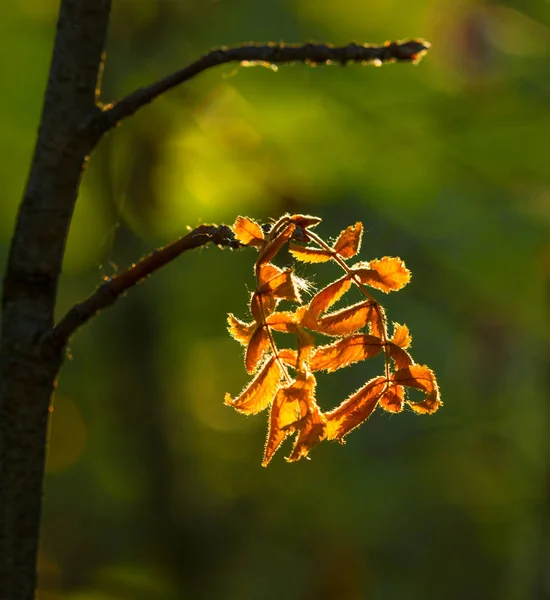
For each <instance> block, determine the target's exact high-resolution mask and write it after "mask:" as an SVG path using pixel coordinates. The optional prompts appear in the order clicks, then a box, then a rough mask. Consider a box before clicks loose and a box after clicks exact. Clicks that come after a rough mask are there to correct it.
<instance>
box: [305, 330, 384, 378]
mask: <svg viewBox="0 0 550 600" xmlns="http://www.w3.org/2000/svg"><path fill="white" fill-rule="evenodd" d="M381 350H382V340H381V339H380V338H377V337H375V336H373V335H366V334H355V335H350V336H349V337H346V338H343V339H341V340H338V341H337V342H334V343H333V344H328V345H327V346H319V347H318V348H317V349H316V350H315V352H314V353H313V356H312V357H311V361H310V363H309V367H310V369H311V370H312V371H327V372H328V373H332V372H333V371H336V370H337V369H341V368H343V367H347V366H348V365H351V364H353V363H355V362H358V361H360V360H364V359H365V358H371V357H373V356H376V355H377V354H378V353H379V352H380V351H381Z"/></svg>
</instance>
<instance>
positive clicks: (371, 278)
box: [352, 256, 411, 294]
mask: <svg viewBox="0 0 550 600" xmlns="http://www.w3.org/2000/svg"><path fill="white" fill-rule="evenodd" d="M352 271H353V272H354V273H355V274H356V275H357V276H358V277H359V279H360V280H361V283H364V284H365V285H369V286H370V287H373V288H375V289H377V290H381V291H382V292H385V293H386V294H388V293H389V292H395V291H397V290H400V289H401V288H402V287H405V286H406V285H407V283H409V281H410V279H411V272H410V271H409V269H407V267H406V266H405V263H404V262H403V261H402V260H401V259H400V258H396V257H392V256H384V258H381V259H379V260H371V261H370V262H369V263H368V267H367V266H366V265H365V263H357V264H356V265H354V266H353V267H352Z"/></svg>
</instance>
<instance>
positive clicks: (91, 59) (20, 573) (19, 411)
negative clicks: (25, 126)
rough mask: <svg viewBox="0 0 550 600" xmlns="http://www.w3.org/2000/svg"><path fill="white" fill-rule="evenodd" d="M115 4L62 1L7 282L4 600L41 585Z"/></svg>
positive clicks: (0, 568)
mask: <svg viewBox="0 0 550 600" xmlns="http://www.w3.org/2000/svg"><path fill="white" fill-rule="evenodd" d="M110 4H111V3H110V0H64V1H63V3H62V6H61V10H60V14H59V20H58V24H57V34H56V39H55V45H54V52H53V58H52V64H51V71H50V76H49V80H48V84H47V89H46V94H45V99H44V107H43V112H42V119H41V123H40V129H39V133H38V140H37V144H36V148H35V152H34V156H33V160H32V164H31V169H30V174H29V178H28V182H27V186H26V190H25V193H24V197H23V200H22V203H21V206H20V209H19V214H18V217H17V224H16V229H15V233H14V236H13V239H12V244H11V249H10V254H9V258H8V263H7V267H6V272H5V277H4V289H3V296H2V340H1V346H0V382H1V384H0V599H1V600H23V599H25V600H29V599H31V598H33V597H34V591H35V586H36V556H37V550H38V539H39V528H40V511H41V502H42V485H43V478H44V458H45V446H46V437H47V426H48V415H49V407H50V403H51V398H52V393H53V390H54V386H55V381H56V378H57V375H58V372H59V368H60V366H61V362H62V357H63V349H59V350H58V351H56V352H52V353H50V354H49V355H48V356H47V357H46V356H44V355H42V354H41V353H40V352H38V345H37V340H39V339H41V338H42V337H43V336H44V335H45V333H46V332H47V331H49V330H50V329H51V328H52V325H53V315H54V307H55V299H56V292H57V283H58V279H59V275H60V272H61V264H62V260H63V252H64V249H65V241H66V238H67V232H68V229H69V224H70V221H71V216H72V213H73V209H74V204H75V200H76V197H77V193H78V186H79V183H80V178H81V175H82V170H83V167H84V164H85V160H86V155H87V153H88V152H89V150H90V149H91V147H92V146H93V144H94V139H93V135H92V132H91V130H90V128H89V127H86V126H85V125H86V123H88V122H89V121H90V117H91V116H92V115H93V114H94V113H97V112H99V109H98V108H97V106H96V102H95V98H96V86H97V77H98V69H99V65H100V62H101V55H102V52H103V48H104V45H105V40H106V35H107V25H108V21H109V12H110Z"/></svg>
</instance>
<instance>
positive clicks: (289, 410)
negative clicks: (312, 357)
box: [262, 375, 315, 467]
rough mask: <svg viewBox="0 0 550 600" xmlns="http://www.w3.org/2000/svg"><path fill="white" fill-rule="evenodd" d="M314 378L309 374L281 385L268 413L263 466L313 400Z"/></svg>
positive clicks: (292, 429) (290, 432) (304, 414)
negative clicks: (288, 383)
mask: <svg viewBox="0 0 550 600" xmlns="http://www.w3.org/2000/svg"><path fill="white" fill-rule="evenodd" d="M314 399H315V378H314V377H313V375H309V376H308V377H305V378H299V379H296V380H295V381H293V382H292V383H291V384H290V385H287V386H284V387H282V388H281V389H280V390H279V391H278V392H277V395H276V396H275V400H274V402H273V406H272V407H271V412H270V415H269V430H268V433H267V440H266V443H265V452H264V460H263V463H262V465H263V466H264V467H265V466H267V464H268V463H269V461H270V460H271V459H272V457H273V455H274V454H275V452H277V450H278V448H279V446H280V445H281V443H282V442H283V440H284V439H285V438H286V436H287V435H289V434H292V433H294V431H295V429H294V425H295V424H296V423H298V422H299V421H300V419H302V418H303V417H304V416H306V415H307V413H308V410H309V406H310V403H311V401H312V400H313V401H315V400H314Z"/></svg>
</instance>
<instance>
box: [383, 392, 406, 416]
mask: <svg viewBox="0 0 550 600" xmlns="http://www.w3.org/2000/svg"><path fill="white" fill-rule="evenodd" d="M379 404H380V408H383V409H384V410H386V411H388V412H391V413H400V412H401V411H402V410H403V405H404V404H405V388H404V387H403V386H402V385H393V386H391V387H389V388H388V389H387V390H386V391H385V392H384V393H383V394H382V396H380V401H379Z"/></svg>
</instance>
